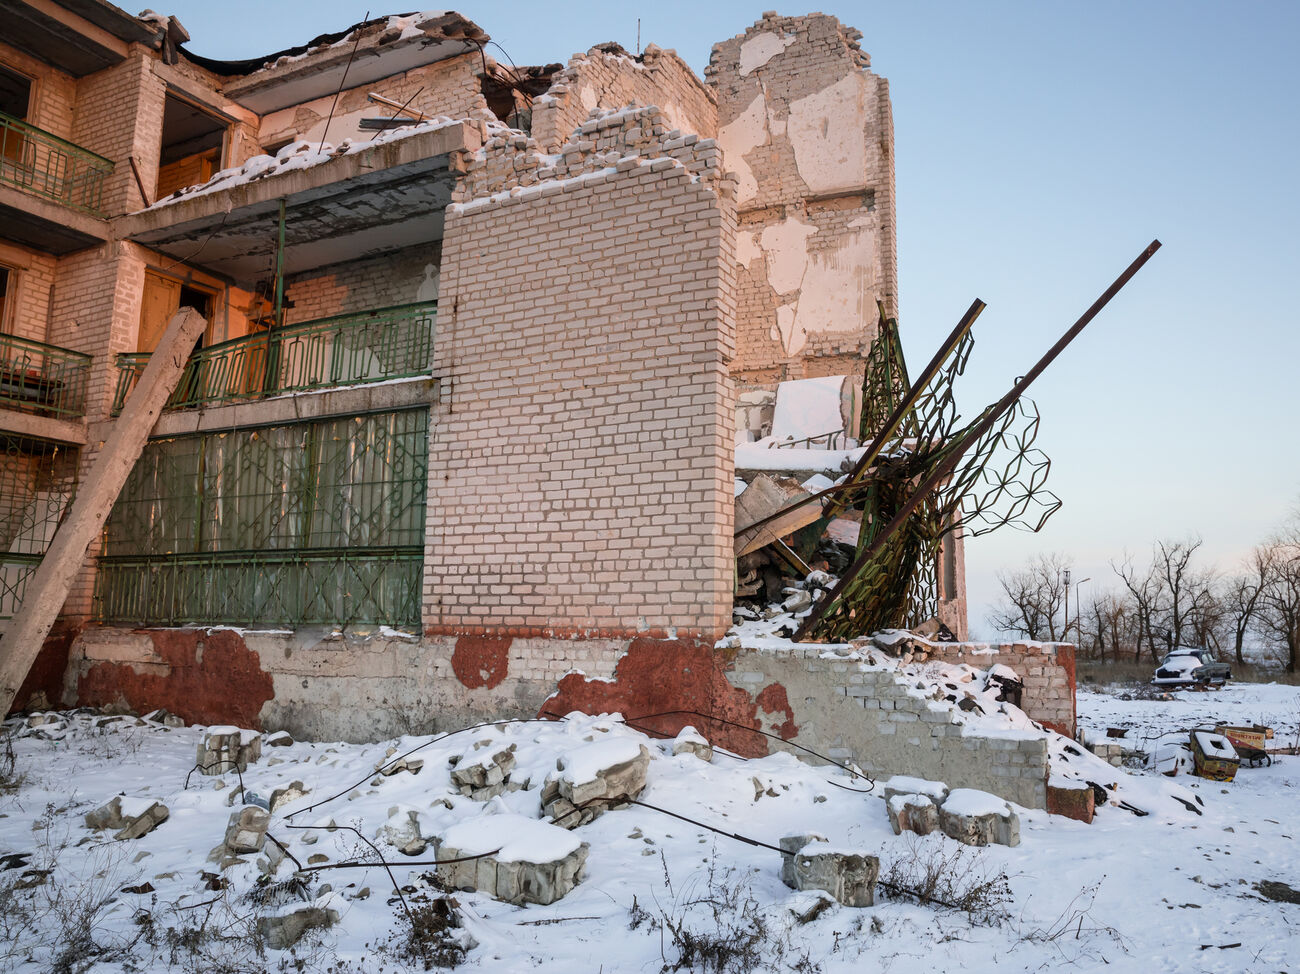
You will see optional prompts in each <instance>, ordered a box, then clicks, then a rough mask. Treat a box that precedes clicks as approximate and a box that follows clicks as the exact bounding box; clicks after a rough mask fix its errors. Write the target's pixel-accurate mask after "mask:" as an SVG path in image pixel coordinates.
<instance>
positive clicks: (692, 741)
mask: <svg viewBox="0 0 1300 974" xmlns="http://www.w3.org/2000/svg"><path fill="white" fill-rule="evenodd" d="M678 754H693V755H695V756H696V757H697V758H699V759H700V760H701V761H712V760H713V746H712V745H711V744H710V743H709V742H708V741H707V740H705V739H704V735H703V734H701V733H700V732H699V731H697V730H696V729H695V728H694V727H692V726H691V725H690V724H687V725H686V726H685V727H683V728H682V729H681V730H680V731H678V733H677V736H676V737H675V738H673V756H674V757H675V756H676V755H678Z"/></svg>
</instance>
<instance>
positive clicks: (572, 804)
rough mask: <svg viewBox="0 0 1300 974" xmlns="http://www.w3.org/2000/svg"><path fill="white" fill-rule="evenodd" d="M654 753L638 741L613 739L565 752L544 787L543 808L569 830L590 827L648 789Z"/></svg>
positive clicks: (612, 737) (613, 737) (557, 822)
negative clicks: (611, 808) (618, 804)
mask: <svg viewBox="0 0 1300 974" xmlns="http://www.w3.org/2000/svg"><path fill="white" fill-rule="evenodd" d="M649 767H650V751H649V750H648V749H647V748H646V746H645V745H644V744H642V743H641V742H640V741H638V740H637V739H636V738H632V737H623V736H611V737H610V738H609V739H607V740H603V741H596V742H594V743H591V744H587V745H584V746H582V747H578V748H574V749H573V750H571V751H567V752H565V753H564V754H563V755H562V756H561V757H560V758H559V759H558V760H557V761H556V770H555V772H554V773H553V774H551V775H549V776H548V777H547V779H546V783H545V785H543V787H542V808H543V810H544V811H545V812H546V814H547V815H548V816H550V818H551V820H552V821H553V822H555V824H557V825H562V826H564V827H565V828H566V829H575V828H577V827H578V826H579V825H586V824H587V823H588V822H590V821H592V820H593V819H595V818H596V817H597V816H598V815H600V814H601V813H602V812H604V811H605V810H606V809H607V808H608V807H609V805H610V804H612V803H615V802H616V801H617V800H619V799H622V798H635V797H636V796H637V795H639V794H641V790H642V789H643V788H644V787H645V778H646V770H647V769H648V768H649Z"/></svg>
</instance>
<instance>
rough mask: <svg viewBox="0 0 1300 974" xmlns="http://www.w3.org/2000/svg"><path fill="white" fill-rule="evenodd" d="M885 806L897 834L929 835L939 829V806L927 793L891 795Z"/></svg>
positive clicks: (890, 822)
mask: <svg viewBox="0 0 1300 974" xmlns="http://www.w3.org/2000/svg"><path fill="white" fill-rule="evenodd" d="M885 807H886V809H887V810H888V811H889V824H890V826H891V827H892V828H893V830H894V834H895V835H902V834H903V833H904V832H915V833H916V834H917V835H929V834H930V833H931V832H935V831H938V829H939V806H938V805H936V804H935V803H934V802H933V801H932V800H931V799H930V798H929V797H928V796H927V795H891V796H890V798H889V800H888V801H886V802H885Z"/></svg>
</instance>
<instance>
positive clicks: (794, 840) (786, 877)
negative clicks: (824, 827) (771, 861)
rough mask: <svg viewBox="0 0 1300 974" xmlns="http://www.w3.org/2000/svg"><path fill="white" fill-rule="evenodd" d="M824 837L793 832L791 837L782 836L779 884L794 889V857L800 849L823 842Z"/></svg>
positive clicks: (810, 833) (809, 833)
mask: <svg viewBox="0 0 1300 974" xmlns="http://www.w3.org/2000/svg"><path fill="white" fill-rule="evenodd" d="M825 841H827V839H826V836H824V835H822V834H820V833H818V832H795V833H793V834H791V835H786V836H782V837H781V840H780V843H779V844H780V846H781V850H782V851H781V882H783V883H785V884H786V885H787V886H789V887H791V888H792V889H793V888H794V882H795V880H794V856H795V853H797V852H798V851H799V850H800V849H802V848H803V847H804V846H806V845H808V844H809V843H810V842H825Z"/></svg>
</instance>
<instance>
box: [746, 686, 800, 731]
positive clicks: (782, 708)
mask: <svg viewBox="0 0 1300 974" xmlns="http://www.w3.org/2000/svg"><path fill="white" fill-rule="evenodd" d="M756 703H757V704H758V709H759V710H761V711H763V712H764V713H768V714H785V722H784V723H783V724H781V726H779V727H777V728H776V733H777V734H778V735H780V737H781V740H783V741H788V740H790V739H791V738H792V737H794V736H795V735H796V734H798V733H799V728H798V726H797V725H796V724H795V722H794V709H793V708H792V707H791V706H790V698H789V696H788V695H787V694H786V692H785V687H783V686H782V685H781V684H779V683H771V684H768V685H767V686H766V687H764V688H763V692H762V693H760V694H759V695H758V699H757V700H756Z"/></svg>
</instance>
